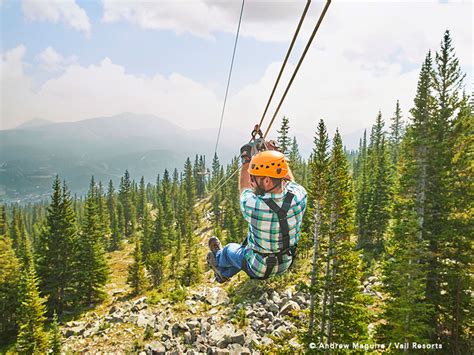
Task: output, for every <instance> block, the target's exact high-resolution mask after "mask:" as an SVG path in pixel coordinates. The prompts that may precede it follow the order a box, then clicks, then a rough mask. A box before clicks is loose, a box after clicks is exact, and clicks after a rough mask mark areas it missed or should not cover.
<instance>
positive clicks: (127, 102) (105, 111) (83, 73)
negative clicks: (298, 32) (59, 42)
mask: <svg viewBox="0 0 474 355" xmlns="http://www.w3.org/2000/svg"><path fill="white" fill-rule="evenodd" d="M24 54H25V47H23V46H21V47H17V48H15V49H13V50H11V51H9V52H7V53H6V54H5V55H4V56H3V63H2V70H3V72H4V73H8V74H7V75H6V76H4V77H3V78H2V88H3V89H4V90H3V95H2V96H3V102H4V104H3V105H2V117H4V118H5V120H6V122H4V126H5V127H12V126H15V125H17V124H18V123H20V122H22V121H24V120H26V119H30V118H32V117H44V118H47V119H51V120H56V121H74V120H79V119H84V118H89V117H95V116H107V115H113V114H117V113H121V112H137V113H151V114H155V115H158V116H160V117H163V118H166V119H168V120H171V121H173V122H175V123H176V124H178V125H180V126H182V127H186V128H202V127H215V126H216V125H217V123H218V118H219V113H220V108H221V105H222V102H221V98H219V97H217V95H216V94H215V93H214V92H213V91H212V90H211V89H209V88H207V87H205V86H203V85H201V84H200V83H197V82H195V81H193V80H191V79H189V78H186V77H184V76H182V75H180V74H176V73H175V74H172V75H170V76H169V77H164V76H162V75H155V76H153V77H141V76H134V75H130V74H128V73H127V72H126V71H125V69H124V68H123V67H122V66H120V65H117V64H115V63H112V61H111V60H110V59H108V58H105V59H103V60H102V61H101V62H100V63H99V64H97V65H91V66H88V67H84V66H80V65H78V64H72V65H69V66H68V67H67V68H66V70H65V71H64V73H62V74H61V75H60V76H59V77H57V78H53V79H50V80H48V81H46V82H45V83H44V84H43V85H42V86H41V87H40V88H39V90H37V91H34V90H33V89H32V87H31V79H30V78H29V77H28V76H27V75H26V74H25V73H24V71H23V66H24V63H23V57H24ZM360 64H361V62H360V61H356V60H350V59H348V58H346V57H344V56H338V57H334V56H333V55H331V54H330V53H328V52H325V51H312V52H310V54H309V55H308V58H307V61H306V62H305V64H304V65H303V66H302V68H301V72H300V74H299V76H298V77H297V80H296V81H295V83H294V86H293V88H292V90H291V91H290V93H289V95H288V97H287V101H286V102H285V103H284V105H283V107H282V109H281V111H280V115H279V116H278V120H279V119H280V117H281V116H282V115H287V116H289V117H290V118H291V123H292V127H293V129H294V132H297V131H302V132H305V133H306V134H307V135H308V136H311V135H312V132H313V131H314V129H315V126H316V122H317V120H319V119H320V118H324V119H325V120H326V121H327V123H328V126H329V127H330V129H334V128H335V127H336V126H339V127H340V128H341V130H342V131H343V133H349V132H351V131H353V130H356V129H359V128H363V127H367V126H369V125H370V124H371V123H372V122H373V120H374V118H375V115H376V113H377V111H378V110H379V109H382V110H383V112H384V113H385V115H386V116H388V115H390V114H391V113H392V111H393V109H394V105H395V101H396V99H400V101H401V104H402V107H403V108H404V109H405V113H406V109H407V108H408V106H409V105H411V102H412V99H413V96H414V91H415V89H416V80H417V75H418V71H417V70H414V71H411V72H408V73H405V74H402V73H401V72H400V66H398V65H391V66H387V67H386V68H385V70H384V71H383V73H376V72H374V71H372V70H366V69H363V68H361V65H360ZM279 67H280V63H273V64H271V65H270V66H269V67H268V69H267V71H266V73H265V75H264V76H263V77H262V78H261V79H260V80H259V81H258V82H256V83H253V84H249V85H247V86H245V87H244V88H243V89H242V90H240V91H239V92H238V93H236V94H235V95H233V96H231V97H230V98H229V102H228V106H227V111H226V116H225V121H224V122H225V123H224V125H225V126H228V127H230V128H240V129H244V130H245V129H246V128H248V129H249V130H250V128H251V127H253V125H254V124H255V123H256V122H258V120H259V118H260V115H261V113H262V110H263V106H264V104H265V102H266V99H267V98H268V94H269V92H270V89H271V87H272V84H273V80H274V78H275V76H276V74H277V72H278V70H279ZM328 68H339V70H337V71H336V70H332V69H331V70H328ZM288 69H289V70H288V72H287V76H288V75H289V73H290V72H291V70H292V68H288ZM286 79H287V78H286ZM283 82H286V80H285V78H283ZM387 83H390V85H388V84H387ZM5 88H8V89H9V90H8V91H7V90H5ZM5 94H6V95H5ZM280 94H281V92H280ZM276 98H277V99H278V98H279V94H277V95H276ZM276 101H277V100H275V104H276ZM25 102H28V105H25V104H24V103H25ZM270 112H273V111H272V110H270ZM269 120H270V116H269V117H267V119H266V121H265V123H266V124H267V123H268V122H269ZM266 124H265V125H266ZM278 124H279V123H277V124H275V125H274V128H273V130H272V134H275V129H276V128H277V126H278Z"/></svg>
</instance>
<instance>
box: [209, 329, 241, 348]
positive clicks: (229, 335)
mask: <svg viewBox="0 0 474 355" xmlns="http://www.w3.org/2000/svg"><path fill="white" fill-rule="evenodd" d="M208 341H209V344H210V345H212V346H218V347H219V348H225V347H226V346H227V345H228V344H232V343H237V344H241V345H243V344H244V342H245V335H244V333H243V332H242V331H241V330H235V328H234V327H233V326H232V325H230V324H225V325H224V326H222V327H220V328H214V329H212V330H211V331H210V332H209V336H208Z"/></svg>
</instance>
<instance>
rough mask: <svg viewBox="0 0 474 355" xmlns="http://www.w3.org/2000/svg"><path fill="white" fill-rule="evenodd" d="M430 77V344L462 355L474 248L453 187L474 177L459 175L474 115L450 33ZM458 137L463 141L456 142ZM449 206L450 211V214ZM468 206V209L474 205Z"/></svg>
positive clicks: (442, 45)
mask: <svg viewBox="0 0 474 355" xmlns="http://www.w3.org/2000/svg"><path fill="white" fill-rule="evenodd" d="M431 75H432V83H433V96H434V104H435V114H434V115H433V119H432V122H431V124H430V128H431V131H432V133H431V135H430V136H431V137H430V138H431V139H432V144H431V145H430V146H429V157H430V162H429V164H428V169H427V174H428V175H429V177H430V178H429V188H428V189H427V194H426V199H427V204H428V206H429V219H428V223H429V233H427V234H426V237H427V239H428V240H429V250H430V254H429V260H428V263H429V271H428V276H427V279H428V282H427V297H428V299H429V300H430V301H431V302H432V303H433V304H434V307H435V314H434V315H433V318H432V320H431V321H432V323H433V324H434V332H433V336H432V338H431V340H432V341H441V342H443V343H448V344H449V349H450V350H451V351H453V352H457V353H462V352H463V351H462V349H463V348H464V349H467V347H468V343H467V342H466V329H467V328H466V327H467V324H468V322H466V319H465V318H464V317H463V315H462V314H463V307H464V305H467V304H468V303H466V295H465V293H466V292H468V291H467V290H469V289H470V288H472V287H470V285H469V283H466V275H465V273H464V272H463V271H461V268H463V266H464V265H469V263H470V261H471V259H470V257H469V255H470V254H469V248H467V249H466V248H464V247H465V246H469V245H470V244H469V242H467V240H466V238H468V235H469V233H468V234H466V231H465V230H463V229H462V228H461V229H460V230H458V231H459V233H456V227H455V228H453V224H454V225H456V226H459V225H462V224H463V223H462V222H461V223H460V224H458V223H452V222H454V221H455V220H460V221H463V217H461V216H462V214H459V212H458V213H457V214H456V212H455V211H459V209H458V206H459V204H460V202H461V201H465V197H461V196H459V195H457V194H454V192H455V191H456V189H453V185H454V187H456V186H459V185H460V181H462V180H463V178H462V177H458V176H457V175H456V174H457V173H459V174H466V172H469V170H468V169H466V168H464V169H462V168H461V169H459V168H460V167H461V166H463V165H462V164H461V165H459V164H458V163H459V162H460V160H459V158H460V157H462V156H463V155H464V156H466V153H462V149H461V153H460V149H459V146H460V145H461V146H467V147H469V138H468V137H469V135H468V134H469V132H466V133H465V135H464V134H461V135H460V136H459V127H462V126H464V127H465V128H468V127H469V125H468V123H467V122H469V120H472V112H471V114H470V113H469V111H470V109H469V108H468V104H467V99H466V98H462V97H461V89H462V86H463V80H464V78H465V74H463V73H462V72H461V68H460V65H459V59H458V58H457V57H456V55H455V51H454V47H453V45H452V40H451V36H450V33H449V31H446V32H445V33H444V36H443V40H442V42H441V47H440V49H439V51H437V52H436V56H435V65H434V70H433V71H432V72H431ZM456 113H457V117H456V116H455V115H456ZM463 122H464V123H463ZM453 123H454V130H453ZM470 133H472V131H471V132H470ZM456 136H458V137H459V138H458V139H454V137H456ZM471 147H472V145H471ZM453 163H454V164H455V165H454V166H453ZM464 167H466V165H464ZM468 180H469V177H468ZM471 181H472V176H471ZM464 184H466V182H464ZM465 187H466V188H467V189H468V190H465V191H464V193H468V191H469V187H470V186H469V185H465ZM458 191H459V190H458ZM471 191H472V190H471ZM458 198H459V200H458ZM471 201H472V200H471ZM461 203H462V202H461ZM464 203H465V202H464ZM449 206H450V207H451V208H447V207H449ZM465 206H466V207H467V208H468V209H469V206H470V205H469V204H468V205H466V204H465ZM453 212H454V213H453ZM454 216H456V217H457V218H456V217H454ZM458 216H459V217H458ZM453 217H454V218H453ZM471 286H472V284H471ZM453 299H454V300H455V301H454V302H453ZM463 318H464V319H463Z"/></svg>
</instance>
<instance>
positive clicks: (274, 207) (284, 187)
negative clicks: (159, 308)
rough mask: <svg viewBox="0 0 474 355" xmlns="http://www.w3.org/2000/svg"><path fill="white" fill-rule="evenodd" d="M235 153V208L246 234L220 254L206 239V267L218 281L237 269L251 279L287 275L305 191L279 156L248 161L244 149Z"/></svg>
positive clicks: (216, 243) (217, 243)
mask: <svg viewBox="0 0 474 355" xmlns="http://www.w3.org/2000/svg"><path fill="white" fill-rule="evenodd" d="M241 153H242V155H241V156H242V159H243V163H242V169H241V171H240V191H241V195H240V208H241V211H242V214H243V216H244V218H245V219H246V220H247V222H248V223H249V229H248V234H247V237H246V239H245V242H244V243H243V245H240V244H237V243H229V244H228V245H226V246H225V247H224V248H223V249H222V250H221V245H220V241H219V239H217V238H216V237H212V238H210V239H209V249H210V252H209V253H208V255H207V262H208V265H209V266H210V267H211V268H212V269H213V270H214V273H215V275H216V280H217V281H218V282H225V281H227V280H228V279H229V278H230V277H232V276H233V275H235V274H236V273H238V272H239V271H241V270H244V271H245V272H246V273H247V274H248V275H249V276H250V277H251V278H255V279H266V278H268V277H269V276H271V275H273V274H279V273H282V272H284V271H286V270H288V268H289V267H290V266H291V264H292V263H293V261H294V259H295V256H296V245H297V243H298V240H299V237H300V231H301V224H302V221H303V214H304V211H305V209H306V191H305V189H304V188H303V187H302V186H301V185H299V184H297V183H295V182H294V177H293V174H292V173H291V171H290V168H289V166H288V164H287V162H286V158H285V156H284V155H283V154H282V153H280V152H277V151H264V152H260V153H257V154H255V156H253V157H252V159H250V156H251V147H250V146H249V145H245V146H243V147H242V149H241Z"/></svg>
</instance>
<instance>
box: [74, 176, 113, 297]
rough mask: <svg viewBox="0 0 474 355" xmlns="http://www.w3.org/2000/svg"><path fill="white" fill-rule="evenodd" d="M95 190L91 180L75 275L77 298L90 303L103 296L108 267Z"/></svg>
mask: <svg viewBox="0 0 474 355" xmlns="http://www.w3.org/2000/svg"><path fill="white" fill-rule="evenodd" d="M96 193H97V190H96V188H95V182H94V177H92V179H91V183H90V187H89V192H88V194H87V199H86V201H85V214H84V224H83V226H82V231H81V235H80V238H79V243H78V256H77V262H78V265H80V269H79V270H78V273H77V281H78V290H79V292H80V293H79V297H80V298H81V299H82V300H83V301H85V302H87V303H90V302H92V301H94V300H96V299H100V298H102V297H103V296H104V292H103V287H104V286H105V283H106V282H107V278H108V273H109V269H108V265H107V260H106V258H105V251H104V245H103V243H102V235H101V227H100V221H99V218H98V217H99V216H98V213H97V198H96Z"/></svg>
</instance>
